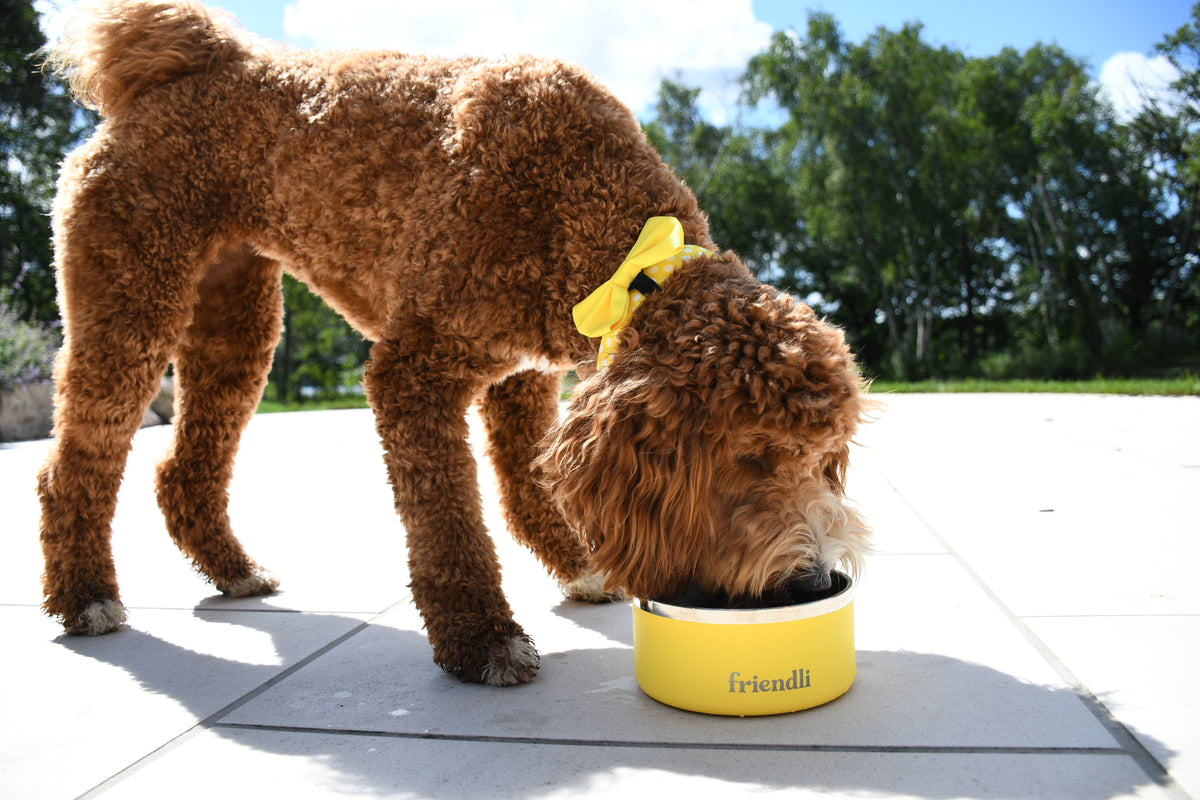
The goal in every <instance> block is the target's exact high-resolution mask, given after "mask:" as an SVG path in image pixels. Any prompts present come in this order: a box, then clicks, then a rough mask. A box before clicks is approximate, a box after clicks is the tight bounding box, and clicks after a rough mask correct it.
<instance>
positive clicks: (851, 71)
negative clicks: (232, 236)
mask: <svg viewBox="0 0 1200 800" xmlns="http://www.w3.org/2000/svg"><path fill="white" fill-rule="evenodd" d="M0 20H3V22H2V25H0V50H2V52H0V116H2V117H3V123H4V124H0V156H2V157H3V163H0V388H3V385H4V384H5V383H6V382H7V383H19V382H20V381H22V380H29V379H30V376H35V375H36V373H37V369H36V365H35V366H33V367H31V366H30V363H31V359H32V360H33V361H34V362H37V361H38V360H39V359H41V362H45V361H46V358H45V355H44V354H45V353H47V352H50V351H52V347H50V346H47V342H51V343H52V341H53V339H54V337H55V335H56V334H55V332H54V328H55V325H56V321H57V319H58V310H57V308H56V306H55V301H54V279H53V272H52V267H51V253H50V246H49V226H48V221H47V217H46V212H47V210H48V208H49V201H50V198H51V196H52V193H53V176H54V172H55V167H56V165H57V163H58V161H59V160H60V159H61V157H62V155H63V154H64V153H65V152H66V151H67V150H69V149H70V147H72V146H74V144H76V143H77V142H78V141H79V140H80V139H81V138H82V137H83V136H85V135H86V133H87V132H88V131H89V130H90V127H91V125H92V124H94V122H95V121H94V119H92V118H90V117H88V116H86V115H84V114H82V113H81V112H79V111H78V110H76V109H74V108H73V107H72V106H71V104H70V102H69V101H68V100H67V99H66V97H65V94H64V91H63V87H62V86H61V85H60V84H59V83H58V82H57V81H56V79H54V78H53V77H52V76H47V75H44V74H42V73H40V72H37V71H36V70H34V69H33V67H32V61H31V59H30V58H29V54H30V53H32V52H33V51H35V50H36V49H37V48H39V47H41V46H42V45H43V44H44V39H43V38H42V35H41V33H40V31H39V29H38V25H37V15H36V13H35V12H34V11H33V9H32V5H31V3H30V2H29V0H0ZM1158 51H1159V52H1160V53H1161V54H1163V55H1165V56H1166V57H1167V58H1168V59H1169V60H1170V61H1171V62H1172V64H1173V65H1174V66H1175V67H1176V69H1177V70H1178V72H1179V79H1178V80H1177V81H1176V82H1175V84H1174V86H1173V87H1172V88H1173V94H1172V95H1171V97H1170V99H1169V100H1164V99H1163V98H1158V99H1157V100H1155V99H1150V98H1148V100H1147V103H1146V104H1145V106H1144V108H1143V110H1142V111H1141V112H1140V114H1139V115H1138V116H1137V117H1136V118H1134V119H1118V117H1117V116H1116V114H1115V112H1114V110H1113V108H1112V106H1111V105H1110V104H1109V103H1108V101H1107V99H1106V98H1105V97H1104V96H1103V95H1102V94H1100V90H1099V87H1098V85H1097V84H1096V83H1095V82H1094V81H1092V80H1091V79H1090V78H1089V76H1088V74H1087V65H1086V64H1084V63H1083V62H1082V61H1080V60H1079V59H1077V58H1075V57H1073V56H1071V55H1070V54H1068V53H1066V52H1064V51H1063V50H1061V49H1060V48H1058V47H1055V46H1049V45H1036V46H1034V47H1032V48H1030V49H1029V50H1026V51H1024V52H1021V51H1018V50H1013V49H1008V50H1005V51H1003V52H1001V53H1000V54H998V55H996V56H993V57H989V58H968V57H967V56H965V55H964V54H963V53H961V52H959V51H957V50H955V49H953V48H947V47H940V46H935V45H932V44H930V43H929V42H928V41H926V40H925V39H924V38H923V34H922V29H921V27H920V25H919V24H913V25H908V26H905V27H904V28H902V29H901V30H899V31H888V30H884V29H880V30H878V31H877V32H876V33H874V34H872V35H871V36H869V37H868V38H867V39H866V40H864V41H861V42H851V41H848V40H846V38H845V37H844V36H843V34H842V32H841V30H840V29H839V27H838V24H837V22H836V20H835V19H834V18H833V17H832V16H830V15H828V14H824V13H812V14H810V15H809V17H808V20H807V27H806V29H805V30H804V31H802V32H799V33H794V34H793V33H777V34H776V35H775V36H774V37H773V39H772V41H771V43H770V46H769V47H768V48H767V49H766V50H765V51H764V52H762V53H760V54H759V55H757V56H755V57H754V58H753V59H751V61H750V63H749V64H748V65H747V69H746V72H745V75H744V77H743V80H742V88H743V93H742V99H741V107H740V108H739V109H738V110H737V113H735V114H734V115H733V117H734V118H737V119H745V120H764V119H766V120H771V122H769V123H759V124H758V125H754V124H736V125H730V126H717V125H714V124H712V123H711V122H710V121H708V120H706V119H705V118H704V117H703V116H702V115H701V113H700V110H699V104H698V99H699V90H698V89H695V88H691V87H688V86H685V85H681V84H679V83H677V82H673V81H664V82H663V84H662V86H661V88H660V92H659V101H658V105H657V113H656V115H655V117H654V118H653V119H651V120H648V121H647V122H646V125H645V127H646V131H647V134H648V135H649V137H650V139H651V141H653V142H654V144H655V145H656V146H657V147H658V148H659V150H660V152H662V154H663V156H664V157H665V158H666V159H667V160H668V161H669V162H670V163H671V164H672V165H673V166H674V168H675V169H676V170H677V171H678V172H679V174H680V175H681V176H682V177H684V179H685V180H686V181H687V182H688V184H689V185H690V186H691V187H692V188H693V189H694V190H695V191H696V193H697V194H698V195H699V196H700V200H701V204H702V205H703V207H704V208H705V209H706V210H707V212H708V213H709V216H710V219H711V222H712V227H713V233H714V237H715V238H716V239H717V241H718V242H720V243H721V244H722V246H724V247H728V248H731V249H733V250H736V251H737V252H739V253H740V254H741V255H742V257H743V258H744V259H745V261H746V262H747V264H748V265H749V266H750V267H751V268H752V269H753V270H754V271H755V272H756V273H757V274H758V275H759V277H760V278H762V279H763V280H766V281H769V282H771V283H773V284H775V285H777V286H780V287H782V288H784V289H787V290H788V291H791V292H794V293H795V294H797V295H798V296H799V297H801V298H802V299H806V300H807V301H808V302H810V303H811V304H812V305H813V306H814V307H816V308H817V309H818V311H820V312H822V313H824V314H827V315H828V316H830V317H831V318H832V319H833V320H835V321H836V322H838V323H839V324H841V325H842V326H844V327H845V328H846V329H847V335H848V337H849V339H850V340H851V342H852V345H853V346H854V348H855V350H856V351H857V352H858V353H859V355H860V358H861V360H862V362H863V364H864V366H865V369H866V371H867V372H868V373H869V374H871V375H873V376H876V377H882V378H890V379H899V380H918V379H923V378H928V377H937V378H946V377H985V378H1014V377H1032V378H1071V377H1080V376H1092V375H1110V376H1111V375H1148V374H1150V375H1153V374H1159V375H1161V374H1170V373H1178V372H1182V371H1184V370H1192V371H1195V370H1197V368H1200V270H1198V269H1197V257H1198V255H1200V253H1198V250H1197V247H1198V243H1197V240H1198V238H1200V237H1198V236H1197V232H1198V227H1197V226H1198V221H1197V219H1196V212H1197V208H1196V203H1197V191H1198V189H1200V4H1198V5H1197V6H1196V7H1195V8H1193V10H1192V14H1191V18H1190V19H1188V20H1185V21H1183V25H1182V27H1180V28H1179V30H1178V31H1176V32H1174V33H1168V34H1166V35H1165V36H1164V38H1163V40H1162V42H1161V44H1160V45H1159V46H1158ZM284 295H285V304H286V307H287V317H286V320H285V330H284V336H283V338H282V340H281V342H280V345H279V349H278V351H277V352H276V357H275V365H274V368H273V370H272V374H271V387H270V388H269V389H268V396H270V397H273V398H275V399H280V400H296V399H302V398H305V397H313V396H329V395H337V394H341V393H345V392H347V391H352V390H353V389H354V388H355V387H356V386H357V383H358V381H359V379H360V376H361V363H362V361H363V359H364V358H365V357H366V354H367V349H368V348H367V344H366V343H365V342H363V340H362V339H361V337H359V336H358V335H357V334H356V333H354V332H353V331H351V330H350V329H349V328H348V327H347V326H346V325H345V323H344V322H342V321H341V320H340V319H339V318H338V317H337V316H336V315H335V314H334V313H333V312H332V311H330V310H329V309H328V308H327V307H326V306H325V305H324V304H323V303H321V302H320V301H319V300H317V299H316V298H315V297H314V296H313V295H311V294H309V293H308V291H307V290H306V289H305V288H304V287H303V286H301V285H300V284H298V283H296V282H295V281H292V280H291V279H286V280H285V285H284ZM10 351H11V352H10ZM13 353H16V354H17V355H13ZM6 354H7V355H6ZM31 354H32V355H31ZM10 355H11V356H12V357H11V358H9V356H10ZM6 360H7V361H11V362H12V364H11V365H10V366H13V369H11V370H9V372H12V375H9V376H8V377H6V374H7V373H6V366H5V363H4V362H5V361H6ZM18 361H19V363H20V368H19V370H18V369H17V367H16V366H15V365H16V364H17V363H18ZM18 372H19V374H18ZM13 376H16V377H13Z"/></svg>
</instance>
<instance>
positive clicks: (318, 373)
mask: <svg viewBox="0 0 1200 800" xmlns="http://www.w3.org/2000/svg"><path fill="white" fill-rule="evenodd" d="M283 303H284V309H285V311H284V320H283V335H282V337H281V338H280V340H279V345H278V346H277V347H276V349H275V360H274V362H273V363H272V366H271V376H270V385H269V386H268V387H267V392H266V399H267V400H269V401H274V402H280V403H294V402H301V401H304V402H308V401H313V400H317V401H327V400H330V399H332V398H337V397H342V396H346V395H354V394H356V393H358V392H360V391H361V386H362V365H363V362H364V361H365V360H366V357H367V353H368V351H369V345H368V343H367V342H366V341H365V340H364V339H363V338H362V336H361V335H359V334H358V333H357V332H356V331H355V330H354V329H353V328H351V327H350V326H349V324H347V323H346V321H345V320H343V319H342V318H341V317H340V316H338V315H337V313H336V312H335V311H333V309H331V308H329V306H327V305H325V303H324V302H322V301H321V299H320V298H319V297H317V296H316V295H314V294H313V293H312V292H310V291H308V289H307V288H305V286H304V284H302V283H300V282H299V281H296V280H294V279H293V278H291V277H288V276H284V279H283Z"/></svg>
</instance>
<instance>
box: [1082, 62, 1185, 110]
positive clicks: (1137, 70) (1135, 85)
mask: <svg viewBox="0 0 1200 800" xmlns="http://www.w3.org/2000/svg"><path fill="white" fill-rule="evenodd" d="M1178 77H1179V73H1178V72H1176V70H1175V68H1174V67H1173V66H1171V62H1169V61H1167V59H1166V58H1165V57H1163V56H1155V57H1154V58H1147V57H1146V56H1144V55H1142V54H1141V53H1117V54H1116V55H1114V56H1112V57H1111V58H1109V59H1108V60H1107V61H1105V62H1104V65H1103V66H1101V67H1100V86H1101V88H1102V89H1103V90H1104V92H1106V93H1107V94H1108V97H1109V99H1110V100H1111V101H1112V104H1113V108H1114V109H1116V112H1117V118H1118V119H1120V120H1122V121H1126V122H1127V121H1129V120H1131V119H1133V118H1134V117H1135V116H1137V113H1138V111H1140V110H1141V109H1142V107H1143V106H1144V105H1145V103H1146V100H1147V98H1151V99H1157V100H1160V101H1163V102H1164V103H1168V104H1169V103H1170V102H1171V94H1172V93H1171V88H1170V87H1171V82H1172V81H1174V80H1175V79H1176V78H1178Z"/></svg>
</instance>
